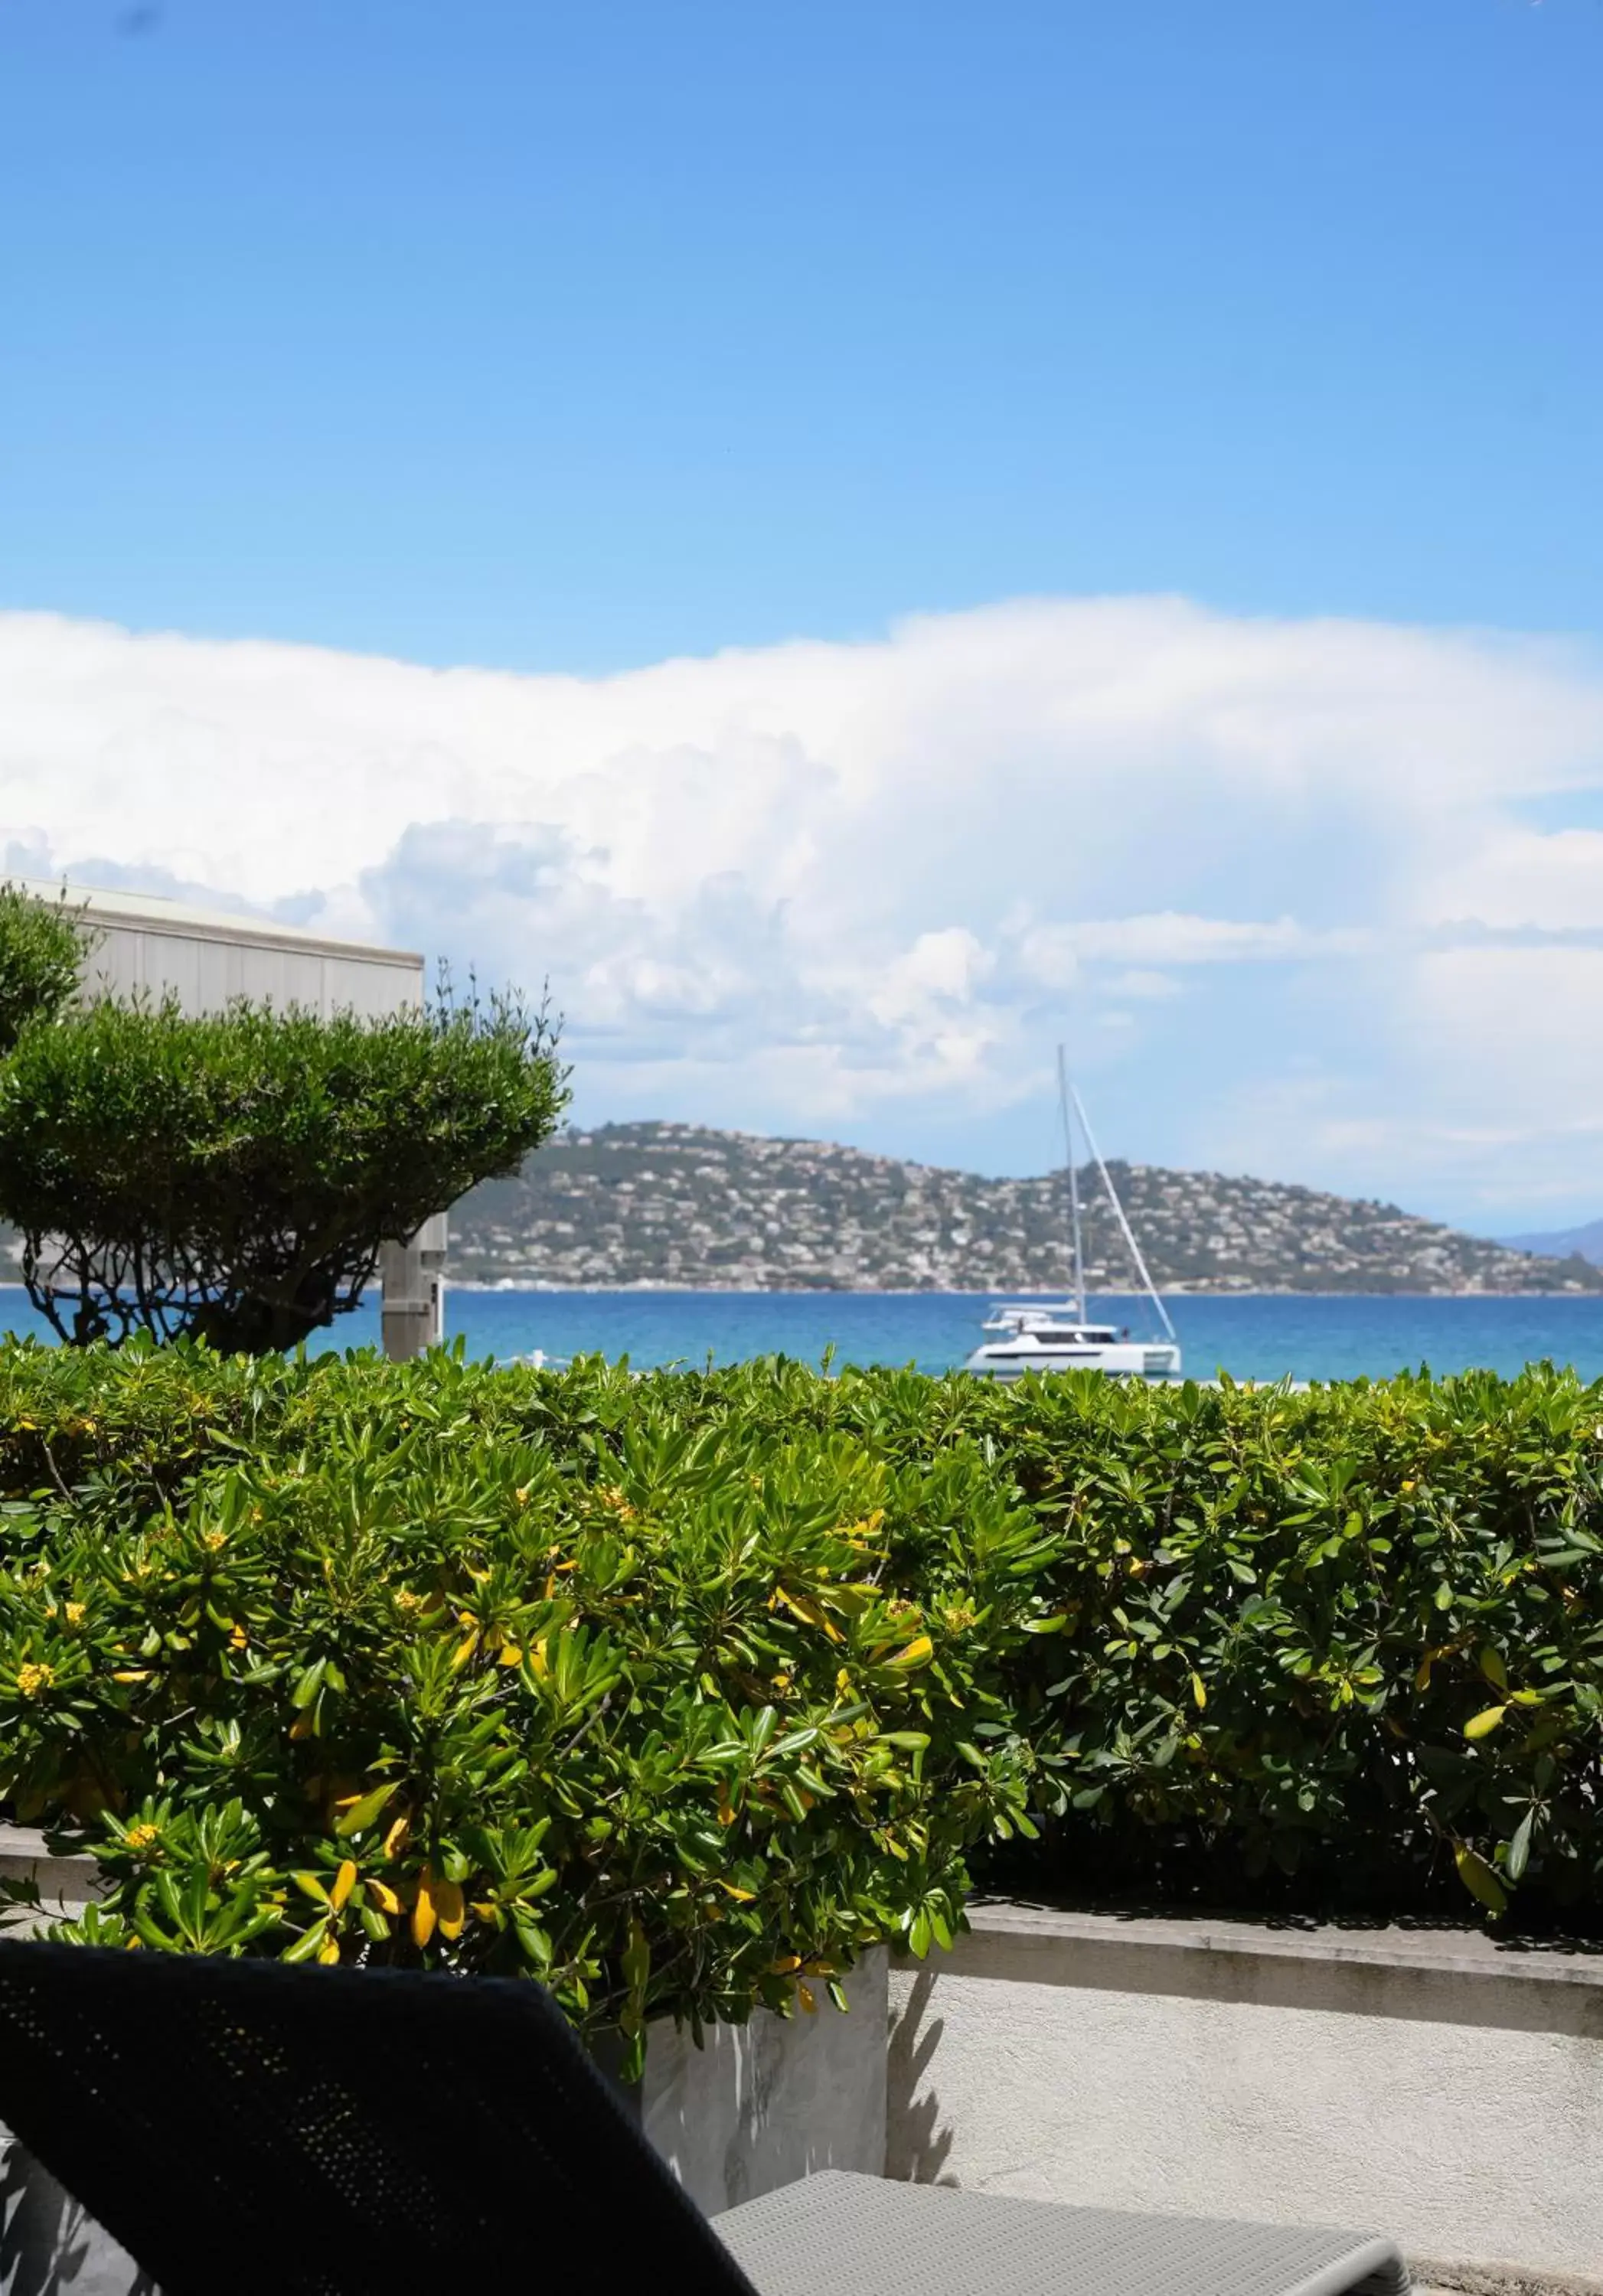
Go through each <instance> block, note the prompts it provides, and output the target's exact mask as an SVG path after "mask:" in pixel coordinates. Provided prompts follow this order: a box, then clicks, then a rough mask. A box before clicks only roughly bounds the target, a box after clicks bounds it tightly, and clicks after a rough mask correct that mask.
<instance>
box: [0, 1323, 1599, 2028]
mask: <svg viewBox="0 0 1603 2296" xmlns="http://www.w3.org/2000/svg"><path fill="white" fill-rule="evenodd" d="M1600 1463H1603V1390H1599V1389H1596V1388H1588V1387H1586V1386H1584V1385H1582V1383H1581V1382H1578V1381H1576V1380H1575V1379H1574V1377H1573V1376H1571V1375H1569V1374H1558V1373H1554V1372H1552V1371H1547V1370H1543V1371H1533V1372H1532V1373H1529V1374H1526V1375H1525V1377H1523V1378H1521V1379H1518V1380H1515V1381H1512V1382H1502V1381H1499V1380H1496V1379H1493V1378H1492V1377H1490V1376H1486V1377H1479V1376H1477V1377H1472V1378H1463V1379H1456V1380H1448V1381H1443V1382H1431V1381H1430V1380H1428V1379H1425V1378H1421V1379H1418V1380H1411V1381H1399V1382H1391V1383H1389V1384H1385V1385H1380V1386H1369V1385H1365V1384H1359V1385H1355V1386H1352V1387H1344V1388H1335V1389H1328V1390H1315V1391H1313V1392H1311V1393H1307V1394H1296V1395H1293V1394H1288V1393H1286V1392H1284V1391H1281V1390H1267V1391H1264V1390H1260V1391H1256V1392H1250V1391H1246V1390H1236V1389H1232V1388H1229V1387H1225V1388H1221V1389H1216V1390H1215V1389H1210V1390H1201V1389H1197V1388H1195V1387H1188V1388H1183V1389H1177V1390H1147V1389H1129V1388H1124V1387H1120V1386H1114V1385H1111V1384H1109V1383H1106V1382H1100V1383H1099V1382H1096V1381H1094V1380H1089V1379H1081V1380H1066V1381H1057V1382H1050V1383H1048V1384H1046V1385H1025V1386H1023V1387H1020V1388H1018V1389H1015V1390H1002V1389H996V1388H991V1387H987V1386H985V1385H982V1384H981V1383H978V1382H967V1381H964V1380H961V1379H953V1380H946V1381H931V1380H926V1379H922V1378H919V1377H917V1375H915V1374H911V1373H874V1374H856V1373H848V1374H844V1375H843V1376H842V1377H841V1378H839V1379H825V1378H820V1377H819V1376H818V1375H817V1374H813V1373H811V1372H810V1371H807V1370H805V1369H803V1368H801V1367H800V1366H798V1365H787V1364H783V1363H763V1364H755V1365H744V1366H742V1367H740V1368H738V1369H736V1370H733V1371H728V1372H722V1373H706V1374H654V1375H652V1376H649V1377H645V1378H642V1379H631V1378H629V1376H628V1375H627V1374H626V1373H625V1372H622V1371H618V1370H608V1369H606V1368H605V1367H604V1366H603V1365H599V1364H596V1363H590V1364H584V1365H579V1366H577V1367H576V1368H575V1369H573V1370H572V1371H571V1372H568V1373H566V1374H550V1373H538V1372H534V1371H514V1372H497V1371H494V1370H492V1369H490V1368H489V1367H488V1366H483V1365H467V1364H465V1363H464V1362H462V1361H461V1360H459V1359H453V1358H451V1357H435V1358H432V1359H431V1360H430V1361H429V1362H428V1363H426V1364H423V1365H414V1366H407V1367H405V1368H399V1367H392V1366H387V1365H382V1364H378V1363H376V1362H374V1361H373V1360H372V1359H370V1358H362V1357H347V1358H344V1359H339V1358H326V1357H325V1358H323V1359H321V1360H320V1361H319V1362H316V1363H312V1364H307V1363H297V1362H293V1361H291V1362H286V1361H284V1360H283V1359H272V1358H269V1359H266V1360H263V1361H259V1362H254V1363H251V1362H245V1361H243V1360H233V1361H227V1362H224V1361H219V1360H218V1358H216V1357H210V1356H208V1355H206V1354H204V1353H202V1352H199V1351H190V1350H185V1349H170V1350H166V1351H161V1352H154V1351H142V1350H124V1351H122V1352H120V1353H119V1354H118V1355H115V1356H110V1355H107V1354H104V1353H103V1352H97V1351H94V1350H91V1351H87V1352H86V1353H83V1354H75V1353H69V1352H65V1351H63V1352H60V1353H54V1352H51V1351H49V1350H45V1349H35V1348H29V1347H21V1346H18V1347H12V1348H11V1349H4V1350H0V1504H3V1505H4V1513H3V1515H0V1750H3V1751H0V1793H4V1794H5V1795H7V1796H8V1797H9V1800H10V1803H11V1807H12V1810H13V1813H14V1814H15V1815H17V1816H21V1817H29V1818H33V1819H36V1820H42V1821H45V1822H46V1823H48V1824H50V1825H53V1826H55V1827H59V1828H61V1829H62V1835H63V1838H86V1839H88V1840H89V1841H91V1842H92V1844H93V1846H94V1847H95V1849H96V1852H97V1854H99V1855H100V1856H101V1857H103V1862H104V1863H105V1865H106V1866H107V1867H108V1869H109V1870H110V1872H111V1874H112V1876H113V1878H114V1883H115V1887H114V1890H113V1894H112V1897H111V1900H110V1906H109V1910H107V1911H106V1912H104V1913H103V1914H102V1915H98V1916H96V1917H95V1921H94V1923H92V1924H90V1927H91V1928H92V1929H93V1930H95V1931H98V1932H99V1933H102V1934H108V1935H127V1934H135V1935H137V1936H138V1937H140V1938H141V1939H143V1940H144V1942H145V1943H146V1944H147V1945H149V1946H152V1947H155V1946H160V1945H163V1944H169V1945H176V1946H178V1947H180V1948H185V1947H187V1948H208V1949H224V1950H234V1949H241V1948H245V1947H249V1948H251V1949H252V1950H256V1951H272V1952H290V1953H292V1954H296V1955H301V1956H318V1957H324V1958H333V1954H334V1952H335V1950H336V1949H337V1950H338V1952H339V1953H340V1954H341V1956H344V1957H347V1958H349V1957H351V1956H388V1957H399V1958H403V1959H410V1960H417V1959H422V1960H424V1961H441V1962H444V1963H447V1964H452V1965H456V1966H460V1967H466V1968H479V1967H496V1968H510V1967H518V1968H525V1969H529V1970H530V1971H532V1972H535V1973H537V1974H538V1975H540V1976H542V1977H544V1978H546V1979H547V1980H548V1981H549V1982H551V1983H552V1984H553V1985H554V1987H555V1990H556V1991H557V1993H558V1995H559V1997H561V1998H562V1999H563V2002H564V2005H566V2006H567V2007H568V2009H569V2011H570V2013H571V2014H573V2015H574V2016H575V2017H576V2018H577V2019H578V2020H580V2021H581V2022H591V2023H597V2024H609V2025H610V2024H621V2025H622V2026H623V2027H624V2029H625V2030H631V2031H637V2030H638V2029H639V2026H640V2024H641V2021H642V2020H643V2019H644V2018H645V2017H646V2016H648V2015H652V2014H656V2013H677V2014H681V2015H688V2016H691V2017H692V2018H696V2019H704V2018H712V2017H718V2018H739V2017H741V2016H743V2015H744V2014H745V2013H747V2011H748V2010H749V2008H750V2007H751V2005H752V2004H754V2003H756V2002H759V2001H766V2002H769V2003H770V2004H773V2005H777V2006H785V2005H789V2004H791V2003H792V2002H793V2001H795V2000H797V1999H800V2000H801V2005H803V2006H804V2007H805V2006H806V2005H807V2003H808V2001H809V2000H810V1999H812V1998H814V1997H815V1996H816V1993H817V1990H818V1988H819V1987H820V1986H824V1985H827V1984H829V1983H831V1982H833V1981H834V1980H836V1979H837V1978H838V1975H839V1972H841V1971H842V1970H843V1969H844V1968H845V1967H847V1966H849V1965H850V1963H851V1959H852V1957H853V1956H854V1955H855V1954H856V1953H857V1952H858V1951H859V1950H860V1948H862V1947H863V1946H864V1945H865V1944H866V1943H867V1942H868V1941H870V1940H871V1939H875V1938H876V1937H884V1936H892V1937H897V1936H900V1937H903V1938H905V1939H907V1940H908V1942H909V1943H910V1944H911V1945H912V1946H913V1948H915V1949H916V1950H918V1951H925V1950H927V1949H928V1948H929V1947H930V1945H931V1944H932V1943H940V1942H943V1941H944V1940H945V1939H947V1938H948V1937H949V1935H950V1933H951V1931H952V1929H953V1927H954V1925H955V1924H956V1923H957V1922H958V1920H959V1919H960V1903H961V1898H962V1895H963V1892H964V1890H965V1888H966V1882H967V1879H968V1875H969V1872H970V1870H971V1866H972V1862H973V1859H974V1856H975V1855H976V1854H983V1855H984V1856H985V1857H990V1858H992V1859H994V1857H996V1855H997V1854H998V1853H997V1852H996V1851H995V1850H994V1849H984V1850H982V1845H984V1844H986V1843H988V1842H995V1841H1001V1842H1002V1843H1004V1844H1005V1845H1007V1846H1006V1847H1005V1848H1004V1849H1003V1851H1002V1852H1001V1854H1002V1855H1003V1856H1004V1857H1007V1858H1008V1859H1010V1860H1013V1861H1015V1864H1014V1865H1013V1866H1012V1867H1011V1869H1010V1870H1011V1873H1012V1878H1013V1879H1015V1881H1016V1880H1017V1878H1018V1867H1017V1865H1016V1860H1017V1858H1018V1857H1019V1855H1020V1844H1019V1840H1018V1837H1019V1835H1020V1834H1021V1833H1023V1835H1024V1836H1025V1837H1026V1840H1027V1843H1028V1847H1027V1849H1025V1850H1024V1852H1023V1854H1024V1856H1025V1857H1027V1859H1028V1860H1029V1864H1028V1867H1027V1868H1026V1871H1027V1873H1028V1875H1029V1878H1030V1880H1031V1882H1032V1885H1035V1886H1039V1885H1040V1883H1041V1882H1043V1881H1044V1880H1049V1881H1050V1882H1052V1883H1053V1884H1054V1885H1055V1886H1057V1887H1067V1888H1071V1889H1073V1890H1076V1891H1078V1892H1081V1893H1092V1894H1094V1893H1095V1892H1096V1891H1097V1890H1098V1889H1104V1890H1106V1889H1108V1888H1112V1887H1114V1886H1123V1887H1127V1888H1128V1887H1131V1886H1141V1887H1146V1888H1148V1889H1156V1890H1160V1891H1162V1892H1164V1893H1166V1894H1168V1895H1169V1896H1170V1897H1171V1898H1172V1897H1173V1896H1176V1895H1178V1894H1180V1893H1182V1892H1183V1891H1185V1890H1189V1889H1195V1888H1197V1887H1199V1886H1203V1884H1204V1883H1206V1882H1210V1881H1212V1882H1213V1883H1214V1885H1215V1886H1217V1880H1218V1877H1219V1876H1220V1875H1221V1874H1222V1875H1226V1876H1228V1877H1229V1882H1230V1884H1231V1886H1232V1889H1233V1890H1234V1891H1235V1892H1236V1893H1237V1895H1239V1894H1241V1893H1243V1892H1245V1891H1249V1890H1251V1889H1252V1888H1254V1887H1257V1888H1258V1889H1259V1890H1274V1889H1278V1890H1281V1891H1282V1892H1285V1891H1295V1890H1301V1891H1302V1892H1303V1902H1306V1903H1309V1904H1310V1905H1311V1906H1313V1907H1316V1908H1323V1909H1325V1910H1329V1909H1330V1908H1331V1907H1334V1906H1336V1905H1337V1904H1339V1903H1346V1902H1364V1903H1368V1904H1369V1905H1371V1906H1373V1907H1376V1908H1377V1910H1381V1911H1386V1912H1392V1913H1396V1912H1402V1911H1412V1910H1419V1909H1421V1908H1424V1907H1430V1906H1432V1905H1440V1904H1447V1905H1448V1906H1450V1907H1455V1908H1457V1909H1458V1910H1459V1911H1461V1912H1466V1913H1467V1912H1471V1911H1473V1910H1474V1909H1475V1907H1476V1904H1477V1903H1478V1906H1479V1907H1480V1908H1481V1909H1483V1910H1484V1911H1485V1912H1486V1913H1487V1914H1488V1915H1493V1916H1495V1915H1504V1917H1505V1918H1506V1920H1507V1921H1508V1922H1510V1923H1520V1924H1522V1925H1527V1924H1533V1923H1537V1922H1540V1921H1550V1920H1552V1919H1554V1918H1556V1917H1562V1918H1565V1919H1568V1920H1572V1921H1579V1920H1581V1919H1583V1918H1584V1917H1585V1915H1586V1911H1587V1908H1588V1907H1589V1905H1595V1903H1596V1901H1597V1898H1598V1895H1599V1892H1598V1882H1599V1861H1600V1859H1603V1816H1600V1814H1599V1788H1600V1784H1603V1775H1600V1767H1599V1758H1600V1753H1603V1605H1600V1603H1599V1595H1600V1594H1603V1572H1600V1558H1603V1502H1600V1498H1599V1465H1600ZM1038 1826H1039V1827H1040V1829H1042V1831H1043V1833H1044V1838H1043V1839H1041V1840H1040V1841H1037V1840H1036V1839H1035V1838H1034V1837H1035V1834H1036V1832H1037V1828H1038ZM1199 1876H1200V1877H1201V1879H1200V1881H1199V1878H1198V1877H1199ZM1254 1876H1259V1877H1262V1879H1261V1880H1259V1881H1258V1882H1254ZM1287 1877H1290V1878H1287ZM1565 1908H1569V1909H1571V1910H1570V1911H1569V1912H1568V1913H1566V1912H1565V1910H1564V1909H1565Z"/></svg>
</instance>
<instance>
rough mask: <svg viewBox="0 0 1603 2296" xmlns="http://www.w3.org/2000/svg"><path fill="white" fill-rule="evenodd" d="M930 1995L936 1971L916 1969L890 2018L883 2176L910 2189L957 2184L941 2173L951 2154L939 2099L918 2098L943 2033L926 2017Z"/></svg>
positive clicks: (931, 2094)
mask: <svg viewBox="0 0 1603 2296" xmlns="http://www.w3.org/2000/svg"><path fill="white" fill-rule="evenodd" d="M934 1992H935V1972H934V1971H933V1969H923V1970H920V1971H919V1972H918V1975H917V1978H916V1979H915V1980H914V1982H913V1984H912V1986H911V1988H910V1989H909V1990H908V1992H907V1994H906V1995H905V1997H903V2001H902V2005H901V2007H900V2011H897V2012H894V2013H893V2016H892V2026H891V2047H890V2054H889V2057H888V2060H887V2062H886V2067H885V2076H886V2096H885V2174H886V2176H887V2177H899V2178H900V2180H901V2181H902V2182H903V2183H905V2184H909V2185H955V2184H956V2183H957V2182H958V2179H957V2177H950V2176H942V2175H941V2170H942V2169H944V2168H945V2166H946V2163H947V2161H948V2158H949V2155H950V2153H951V2149H952V2132H951V2130H950V2128H945V2127H942V2126H941V2099H940V2097H939V2096H938V2095H936V2093H935V2090H934V2088H933V2087H931V2088H930V2089H929V2090H928V2092H927V2093H925V2094H921V2093H920V2092H921V2089H922V2086H923V2083H924V2080H925V2075H926V2074H927V2073H928V2071H929V2070H930V2065H931V2062H932V2060H933V2057H934V2054H935V2052H936V2050H937V2049H938V2048H939V2047H940V2046H941V2035H942V2033H943V2032H944V2031H945V2030H946V2021H945V2020H944V2018H941V2017H934V2016H932V2015H931V2014H930V2005H931V2003H932V2001H933V1997H934Z"/></svg>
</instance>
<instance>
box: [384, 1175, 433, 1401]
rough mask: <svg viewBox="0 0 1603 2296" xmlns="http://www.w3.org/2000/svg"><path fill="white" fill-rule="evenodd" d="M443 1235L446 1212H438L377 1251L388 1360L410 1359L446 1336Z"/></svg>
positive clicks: (405, 1361)
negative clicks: (402, 1239)
mask: <svg viewBox="0 0 1603 2296" xmlns="http://www.w3.org/2000/svg"><path fill="white" fill-rule="evenodd" d="M446 1234H447V1215H446V1214H445V1213H444V1212H436V1213H435V1214H434V1215H433V1217H432V1218H430V1219H426V1220H424V1222H423V1226H421V1227H420V1228H419V1229H418V1231H417V1233H416V1234H415V1235H413V1236H409V1237H408V1238H407V1242H405V1243H386V1244H384V1245H383V1246H382V1248H381V1250H380V1252H379V1283H380V1285H381V1287H382V1293H383V1300H382V1309H381V1315H380V1321H381V1324H382V1329H383V1335H384V1353H385V1355H386V1356H388V1357H389V1358H390V1362H391V1363H410V1362H411V1360H412V1358H413V1357H414V1356H420V1355H422V1354H423V1353H424V1351H425V1350H426V1349H429V1348H435V1347H438V1346H439V1345H440V1342H441V1341H443V1339H444V1338H445V1248H446Z"/></svg>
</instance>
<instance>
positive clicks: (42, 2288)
mask: <svg viewBox="0 0 1603 2296" xmlns="http://www.w3.org/2000/svg"><path fill="white" fill-rule="evenodd" d="M0 2292H4V2296H160V2290H159V2289H158V2288H157V2286H156V2284H155V2282H154V2281H153V2280H152V2278H151V2277H150V2276H149V2274H148V2273H145V2272H142V2271H141V2270H140V2268H139V2267H138V2266H137V2265H136V2263H135V2261H134V2259H133V2258H132V2257H131V2256H130V2255H129V2254H128V2252H127V2250H126V2249H123V2248H119V2246H118V2244H117V2243H116V2242H115V2241H114V2240H113V2239H112V2238H111V2235H110V2233H108V2232H105V2231H103V2229H102V2227H101V2226H100V2225H98V2224H97V2223H96V2222H95V2218H93V2217H92V2216H91V2215H90V2214H89V2213H88V2211H87V2210H86V2209H83V2208H80V2207H79V2206H78V2202H76V2201H75V2200H73V2199H72V2198H71V2196H70V2194H68V2193H67V2192H65V2191H64V2190H63V2188H62V2186H61V2185H58V2184H57V2183H56V2180H55V2178H54V2177H53V2176H51V2175H50V2173H49V2171H48V2170H47V2169H43V2168H41V2167H40V2165H39V2163H38V2162H37V2161H36V2160H35V2159H34V2157H33V2155H32V2154H31V2153H28V2152H25V2151H24V2149H23V2148H22V2146H21V2144H17V2143H16V2142H15V2140H14V2139H13V2138H11V2137H8V2136H4V2135H3V2134H0Z"/></svg>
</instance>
